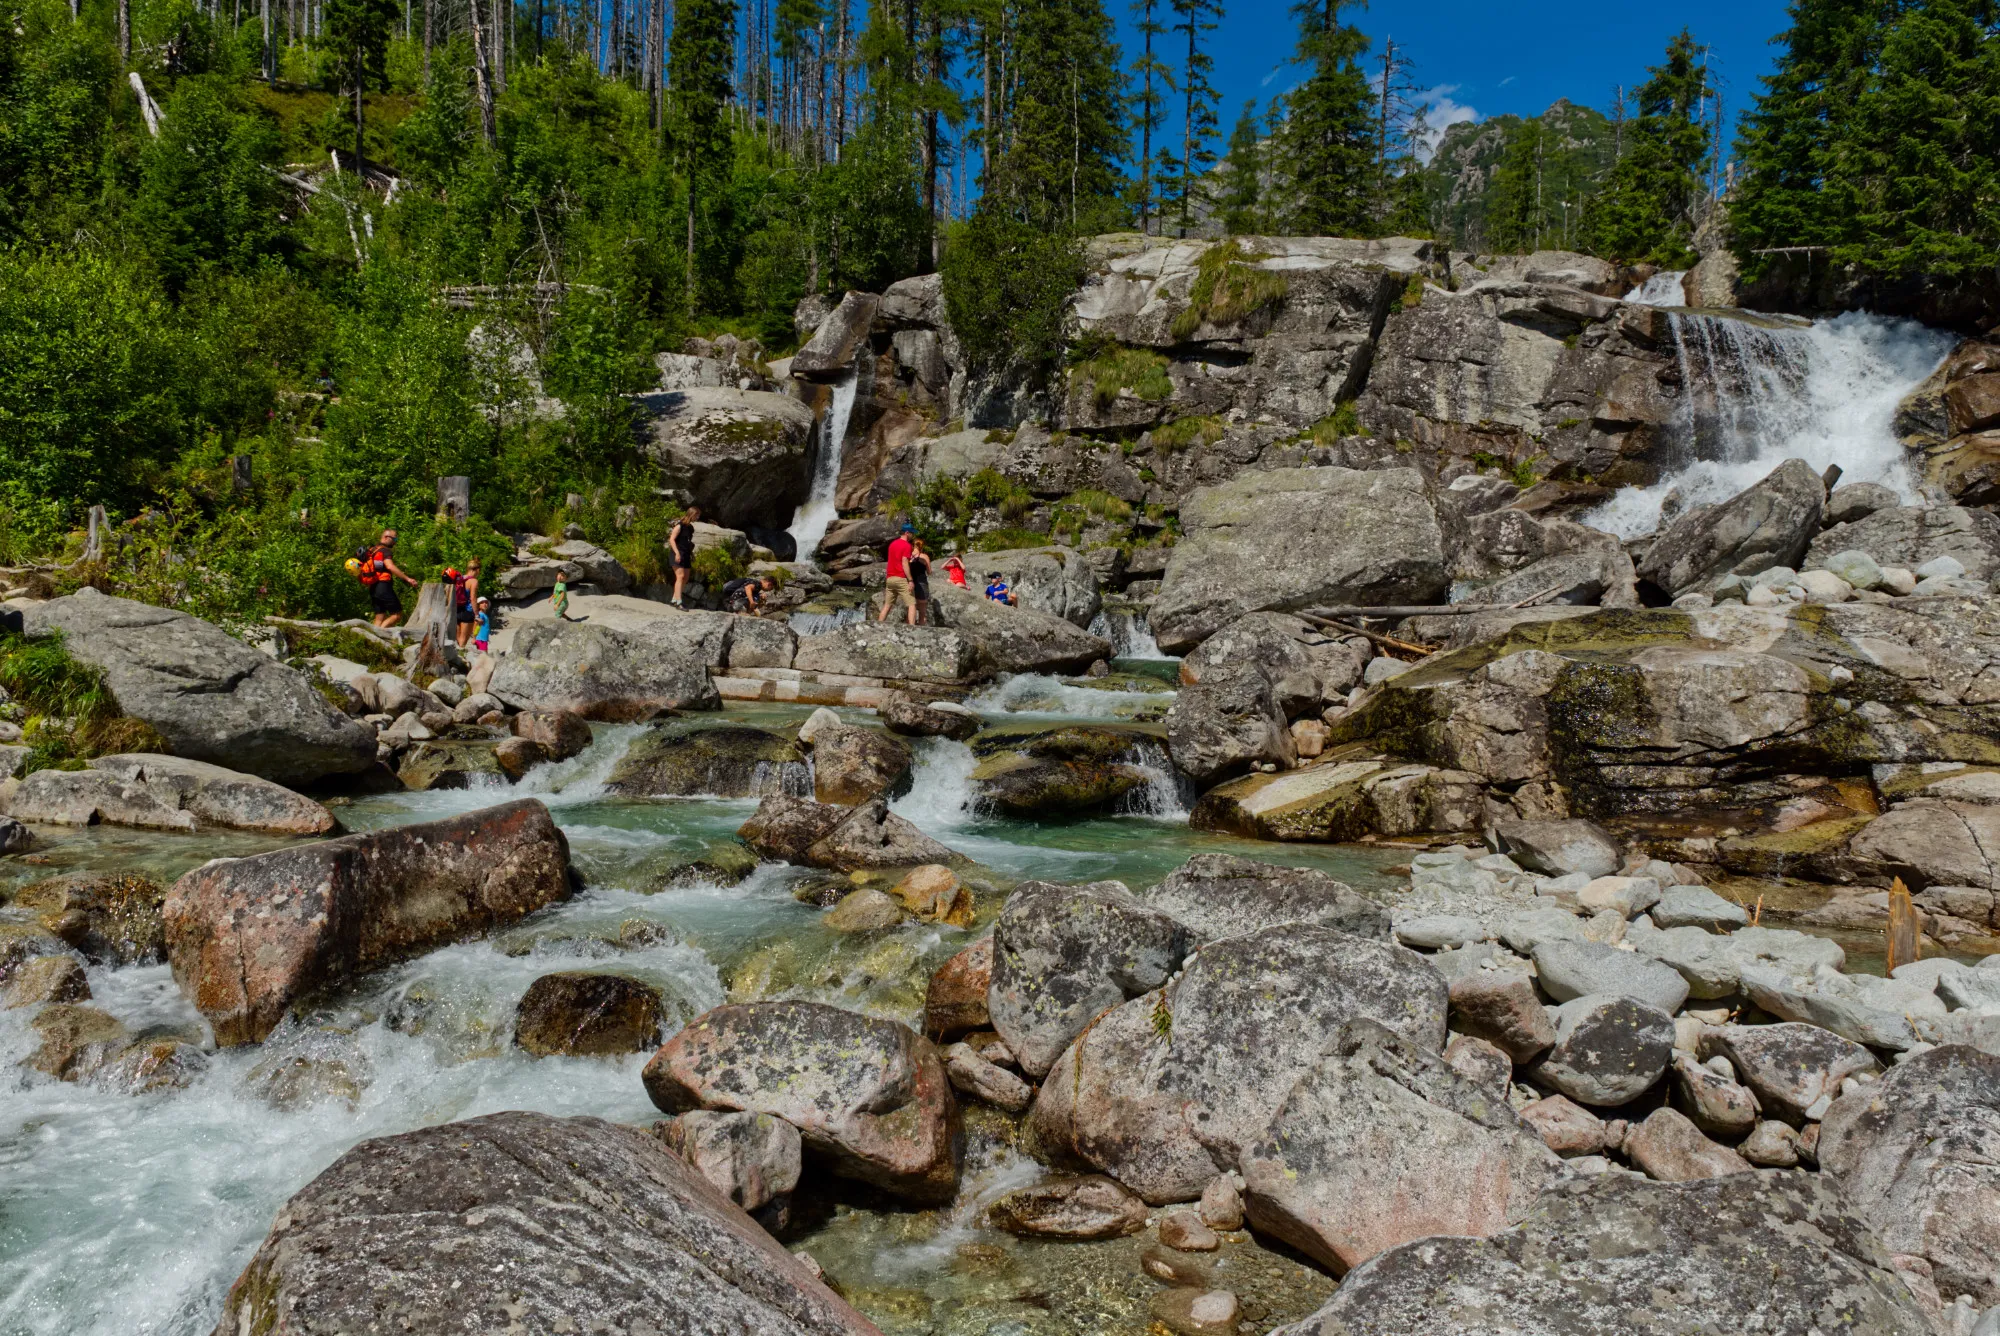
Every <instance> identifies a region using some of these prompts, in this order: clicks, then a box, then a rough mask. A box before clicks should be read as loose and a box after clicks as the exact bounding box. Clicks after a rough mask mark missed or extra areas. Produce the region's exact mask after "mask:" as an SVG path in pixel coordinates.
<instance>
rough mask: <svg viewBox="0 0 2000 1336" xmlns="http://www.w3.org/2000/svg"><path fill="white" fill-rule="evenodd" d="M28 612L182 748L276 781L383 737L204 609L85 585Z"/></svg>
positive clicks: (354, 765)
mask: <svg viewBox="0 0 2000 1336" xmlns="http://www.w3.org/2000/svg"><path fill="white" fill-rule="evenodd" d="M21 620H22V627H23V629H24V630H25V631H26V633H27V634H28V635H31V636H40V635H50V634H53V633H56V632H60V633H61V634H62V637H63V647H64V648H65V649H67V650H68V651H69V654H70V656H71V657H72V658H74V659H76V660H78V661H79V662H81V663H86V664H88V665H90V666H91V667H92V668H95V669H97V670H98V671H99V672H100V673H102V674H103V675H104V685H105V686H106V687H108V688H109V689H110V691H111V695H112V697H113V698H114V699H115V700H116V701H117V702H118V708H119V709H120V710H122V711H124V712H125V713H126V714H127V715H130V716H131V717H132V718H135V719H139V720H143V721H144V722H145V723H147V724H149V725H151V726H152V727H153V729H154V730H155V731H156V732H158V733H159V735H160V736H161V737H163V738H165V739H166V742H167V746H168V747H169V748H170V749H171V750H172V752H173V754H174V755H176V756H185V757H189V758H192V759H194V760H197V761H209V762H213V763H214V764H216V765H226V766H228V767H229V768H230V769H232V770H238V771H242V772H244V773H246V774H251V775H257V776H259V777H261V778H264V779H269V780H275V781H277V782H278V783H280V784H304V783H309V782H311V781H312V780H315V779H319V778H321V777H323V776H325V775H332V774H352V773H354V772H356V771H360V770H365V769H367V768H368V767H369V766H371V765H373V764H374V763H375V739H374V738H373V737H372V736H371V735H370V734H369V733H368V731H367V730H366V729H365V728H363V727H362V726H361V725H360V724H359V723H357V722H356V721H355V720H353V719H350V718H348V717H347V715H346V714H345V713H343V712H342V711H340V710H337V709H335V708H334V707H333V706H332V705H329V704H328V703H327V701H326V699H325V698H324V697H322V696H321V695H320V694H319V693H318V692H317V691H315V690H313V688H312V684H311V683H309V682H307V681H306V679H305V677H304V675H302V674H300V673H298V672H296V671H295V670H293V669H290V668H287V667H285V666H284V665H283V664H281V663H278V662H277V661H276V660H274V659H272V658H271V657H270V656H269V655H266V654H264V653H262V652H260V651H258V650H255V649H252V648H251V647H250V646H248V645H246V644H244V643H243V642H242V641H240V640H237V639H236V638H235V637H233V636H231V635H229V634H228V633H227V632H225V631H223V630H222V629H221V628H220V627H216V626H211V625H210V624H209V623H207V622H204V621H202V620H200V619H199V618H195V617H190V616H188V615H187V614H186V613H184V612H175V611H173V610H172V609H169V608H156V607H153V606H152V605H150V604H146V603H135V602H133V601H131V600H130V599H123V598H111V597H109V596H107V595H104V594H100V593H98V592H97V591H96V590H94V589H88V588H86V589H82V590H79V591H78V592H77V593H75V594H72V595H70V596H69V597H67V598H58V599H51V600H49V601H48V602H46V603H37V604H31V605H29V606H28V607H26V608H24V609H23V610H22V613H21Z"/></svg>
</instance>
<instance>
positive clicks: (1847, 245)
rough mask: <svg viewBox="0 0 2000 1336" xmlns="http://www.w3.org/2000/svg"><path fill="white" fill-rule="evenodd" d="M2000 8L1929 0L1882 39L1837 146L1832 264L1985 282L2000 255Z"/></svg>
mask: <svg viewBox="0 0 2000 1336" xmlns="http://www.w3.org/2000/svg"><path fill="white" fill-rule="evenodd" d="M1996 23H2000V6H1996V5H1995V4H1994V3H1993V0H1922V3H1919V4H1914V5H1912V6H1910V7H1909V8H1908V9H1906V10H1904V11H1903V12H1902V14H1901V15H1900V16H1899V17H1898V19H1897V21H1896V24H1895V26H1894V28H1893V29H1891V31H1890V32H1889V34H1888V36H1887V38H1886V39H1885V40H1884V42H1883V44H1882V58H1881V70H1880V74H1879V76H1878V77H1877V78H1876V80H1875V81H1874V86H1873V87H1872V88H1870V89H1869V90H1868V91H1867V92H1866V93H1864V94H1862V96H1861V97H1860V98H1859V99H1858V100H1857V102H1856V103H1855V106H1854V112H1853V116H1852V121H1851V126H1852V128H1851V133H1849V134H1848V135H1846V136H1844V137H1843V139H1842V140H1841V141H1839V142H1837V144H1836V149H1835V154H1834V164H1833V165H1834V169H1835V173H1836V174H1837V177H1838V178H1839V186H1840V188H1839V189H1838V190H1836V191H1832V192H1829V193H1830V194H1832V195H1833V197H1834V201H1835V207H1837V208H1841V209H1842V210H1843V211H1844V212H1847V213H1848V215H1849V216H1848V218H1847V219H1845V220H1843V222H1844V225H1843V226H1842V228H1841V244H1840V245H1838V246H1836V247H1835V248H1834V251H1833V256H1832V259H1833V261H1834V263H1836V264H1854V265H1857V266H1859V267H1861V268H1862V269H1864V270H1867V271H1871V272H1874V273H1878V274H1888V275H1915V274H1925V275H1930V276H1933V277H1935V278H1959V277H1965V276H1970V275H1973V274H1976V273H1982V272H1983V273H1984V274H1985V275H1986V276H1988V277H1989V278H1990V276H1991V274H1992V272H1993V269H1994V256H1995V253H1996V251H2000V34H1996V32H1995V27H1996Z"/></svg>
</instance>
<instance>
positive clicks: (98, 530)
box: [83, 506, 111, 561]
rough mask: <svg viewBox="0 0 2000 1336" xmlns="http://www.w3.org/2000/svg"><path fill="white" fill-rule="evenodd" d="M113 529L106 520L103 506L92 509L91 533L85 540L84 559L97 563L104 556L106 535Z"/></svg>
mask: <svg viewBox="0 0 2000 1336" xmlns="http://www.w3.org/2000/svg"><path fill="white" fill-rule="evenodd" d="M110 527H111V524H110V522H109V521H108V520H106V519H105V518H104V507H103V506H92V507H91V508H90V532H89V534H88V535H87V536H86V537H85V538H84V540H83V559H84V560H85V561H96V560H97V559H98V558H100V557H102V556H103V555H104V534H105V531H106V530H108V529H109V528H110Z"/></svg>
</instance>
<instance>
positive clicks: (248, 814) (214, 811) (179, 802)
mask: <svg viewBox="0 0 2000 1336" xmlns="http://www.w3.org/2000/svg"><path fill="white" fill-rule="evenodd" d="M135 808H136V809H137V810H135ZM7 810H8V811H9V812H11V813H12V814H13V815H15V816H17V817H19V818H20V819H21V820H23V821H41V822H50V823H54V824H59V825H72V826H87V825H90V824H92V823H93V822H94V821H97V820H103V821H107V822H110V823H112V824H114V825H120V824H132V825H142V826H158V827H162V828H166V829H188V830H192V829H194V828H195V827H196V826H198V825H199V826H219V827H221V828H223V829H225V830H251V831H256V832H258V833H259V834H264V835H325V834H327V833H329V832H330V831H332V830H333V829H334V828H335V826H336V825H337V823H336V822H335V821H334V819H333V813H331V812H329V811H327V810H326V808H324V807H322V806H320V805H319V804H318V803H316V802H314V801H313V800H312V799H310V798H306V797H303V796H301V795H299V794H296V793H293V792H292V791H291V790H290V789H288V788H286V787H284V786H283V785H282V784H274V783H272V782H271V781H270V780H268V779H259V778H258V777H257V776H255V775H246V774H243V773H241V772H239V771H235V770H225V769H224V768H223V767H221V766H219V765H210V764H209V763H208V762H206V761H195V760H190V759H188V758H187V757H184V756H162V755H160V754H159V753H157V752H128V753H124V754H122V755H118V756H100V757H97V758H96V759H94V760H92V761H90V762H89V763H88V768H87V769H85V770H38V771H36V772H35V773H34V774H32V775H29V776H28V777H27V778H26V779H25V780H23V781H22V782H21V787H20V788H19V789H17V790H16V791H15V793H14V795H13V797H12V798H10V799H9V800H8V804H7ZM126 816H136V817H137V818H138V819H137V820H131V821H126V820H121V818H122V817H126Z"/></svg>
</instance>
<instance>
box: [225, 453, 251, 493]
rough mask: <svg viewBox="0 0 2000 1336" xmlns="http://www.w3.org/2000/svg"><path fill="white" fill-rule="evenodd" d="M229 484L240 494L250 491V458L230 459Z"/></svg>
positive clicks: (237, 456) (234, 457)
mask: <svg viewBox="0 0 2000 1336" xmlns="http://www.w3.org/2000/svg"><path fill="white" fill-rule="evenodd" d="M229 484H230V486H232V487H234V488H235V489H236V490H237V491H239V492H247V491H249V490H250V456H248V455H231V456H230V457H229Z"/></svg>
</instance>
